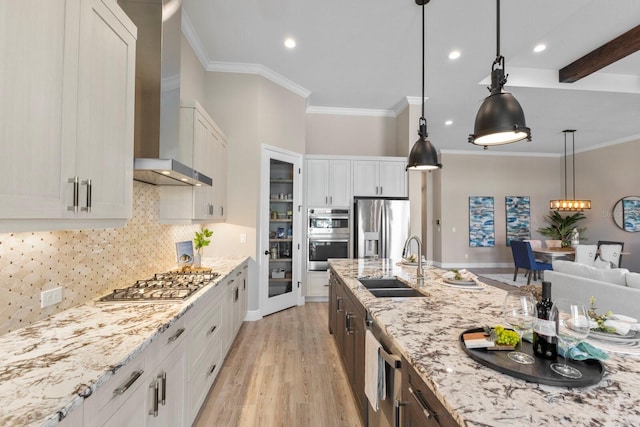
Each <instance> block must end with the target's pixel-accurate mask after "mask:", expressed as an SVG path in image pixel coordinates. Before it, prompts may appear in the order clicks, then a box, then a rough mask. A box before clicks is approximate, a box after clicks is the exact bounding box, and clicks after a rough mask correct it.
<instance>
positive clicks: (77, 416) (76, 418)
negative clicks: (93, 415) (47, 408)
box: [57, 403, 84, 427]
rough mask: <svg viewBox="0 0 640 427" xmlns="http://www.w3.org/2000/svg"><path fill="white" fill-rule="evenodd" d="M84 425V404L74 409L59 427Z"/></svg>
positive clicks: (80, 426) (79, 426)
mask: <svg viewBox="0 0 640 427" xmlns="http://www.w3.org/2000/svg"><path fill="white" fill-rule="evenodd" d="M83 425H84V403H82V404H80V406H78V407H77V408H73V410H72V411H71V412H69V413H68V414H67V416H66V417H64V418H63V419H62V421H60V422H59V423H58V426H57V427H82V426H83Z"/></svg>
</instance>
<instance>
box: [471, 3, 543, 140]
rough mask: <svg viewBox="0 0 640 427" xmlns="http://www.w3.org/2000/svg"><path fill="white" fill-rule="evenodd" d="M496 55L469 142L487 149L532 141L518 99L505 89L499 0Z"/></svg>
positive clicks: (497, 6) (505, 80)
mask: <svg viewBox="0 0 640 427" xmlns="http://www.w3.org/2000/svg"><path fill="white" fill-rule="evenodd" d="M496 11H497V25H496V28H497V30H496V36H497V37H496V38H497V49H496V50H497V52H496V59H495V60H494V61H493V65H492V66H491V87H490V88H489V91H490V92H491V94H490V95H489V96H487V97H486V98H485V100H484V101H483V102H482V105H481V106H480V109H479V110H478V113H477V115H476V122H475V126H474V129H473V133H472V134H471V135H469V142H470V143H472V144H475V145H481V146H483V147H484V148H485V149H486V148H487V147H488V146H493V145H503V144H510V143H512V142H518V141H521V140H523V139H525V138H526V139H527V140H529V141H531V129H529V128H528V127H527V124H526V122H525V119H524V112H523V111H522V107H521V106H520V103H519V102H518V100H517V99H516V98H515V97H514V96H513V95H511V94H510V93H509V92H504V91H503V90H502V89H503V87H504V85H505V84H506V83H507V77H508V75H505V73H504V57H503V56H502V55H500V0H496Z"/></svg>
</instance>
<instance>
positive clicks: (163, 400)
mask: <svg viewBox="0 0 640 427" xmlns="http://www.w3.org/2000/svg"><path fill="white" fill-rule="evenodd" d="M158 379H159V380H160V383H161V384H162V394H161V396H162V397H160V404H161V405H162V406H164V405H165V404H166V403H167V373H166V372H163V373H162V374H160V375H158Z"/></svg>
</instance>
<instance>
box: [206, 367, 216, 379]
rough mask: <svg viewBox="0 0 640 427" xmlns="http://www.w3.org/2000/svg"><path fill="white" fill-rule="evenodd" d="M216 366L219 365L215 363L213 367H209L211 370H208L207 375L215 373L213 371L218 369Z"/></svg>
mask: <svg viewBox="0 0 640 427" xmlns="http://www.w3.org/2000/svg"><path fill="white" fill-rule="evenodd" d="M216 366H218V365H213V366H212V367H211V368H209V371H208V372H207V376H211V374H213V371H215V370H216Z"/></svg>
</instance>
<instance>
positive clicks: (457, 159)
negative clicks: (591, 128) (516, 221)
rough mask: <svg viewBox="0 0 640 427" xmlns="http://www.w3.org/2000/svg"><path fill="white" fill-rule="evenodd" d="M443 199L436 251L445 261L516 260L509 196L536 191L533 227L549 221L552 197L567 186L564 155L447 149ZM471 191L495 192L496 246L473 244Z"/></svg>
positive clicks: (456, 263) (472, 263)
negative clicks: (509, 236)
mask: <svg viewBox="0 0 640 427" xmlns="http://www.w3.org/2000/svg"><path fill="white" fill-rule="evenodd" d="M442 162H443V164H444V167H443V169H442V170H440V171H439V172H438V173H439V174H440V189H439V200H438V201H436V205H439V207H436V209H435V212H436V213H439V214H438V216H437V217H435V218H434V221H435V220H440V226H439V227H438V226H436V228H435V233H436V234H437V236H435V237H434V241H435V242H437V244H438V246H439V248H438V249H434V253H436V254H438V255H439V259H436V261H438V262H439V263H441V264H443V266H445V267H455V266H476V267H482V266H497V265H500V264H502V265H504V266H512V265H513V257H512V254H511V248H509V247H507V246H506V242H505V239H506V222H505V202H504V199H505V196H529V197H531V231H532V233H531V234H532V236H531V237H532V238H533V239H540V238H542V236H540V235H539V234H538V233H537V232H536V230H537V229H538V228H540V227H542V226H544V225H545V222H544V216H545V215H547V214H549V200H550V199H553V198H556V197H558V195H559V192H560V188H561V180H560V179H561V170H562V169H561V163H560V158H559V157H532V156H501V155H496V154H492V153H491V151H489V152H482V153H478V154H477V155H467V154H447V153H445V154H443V159H442ZM469 196H493V197H494V213H495V221H494V223H495V236H496V246H495V247H493V248H472V247H469Z"/></svg>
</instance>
